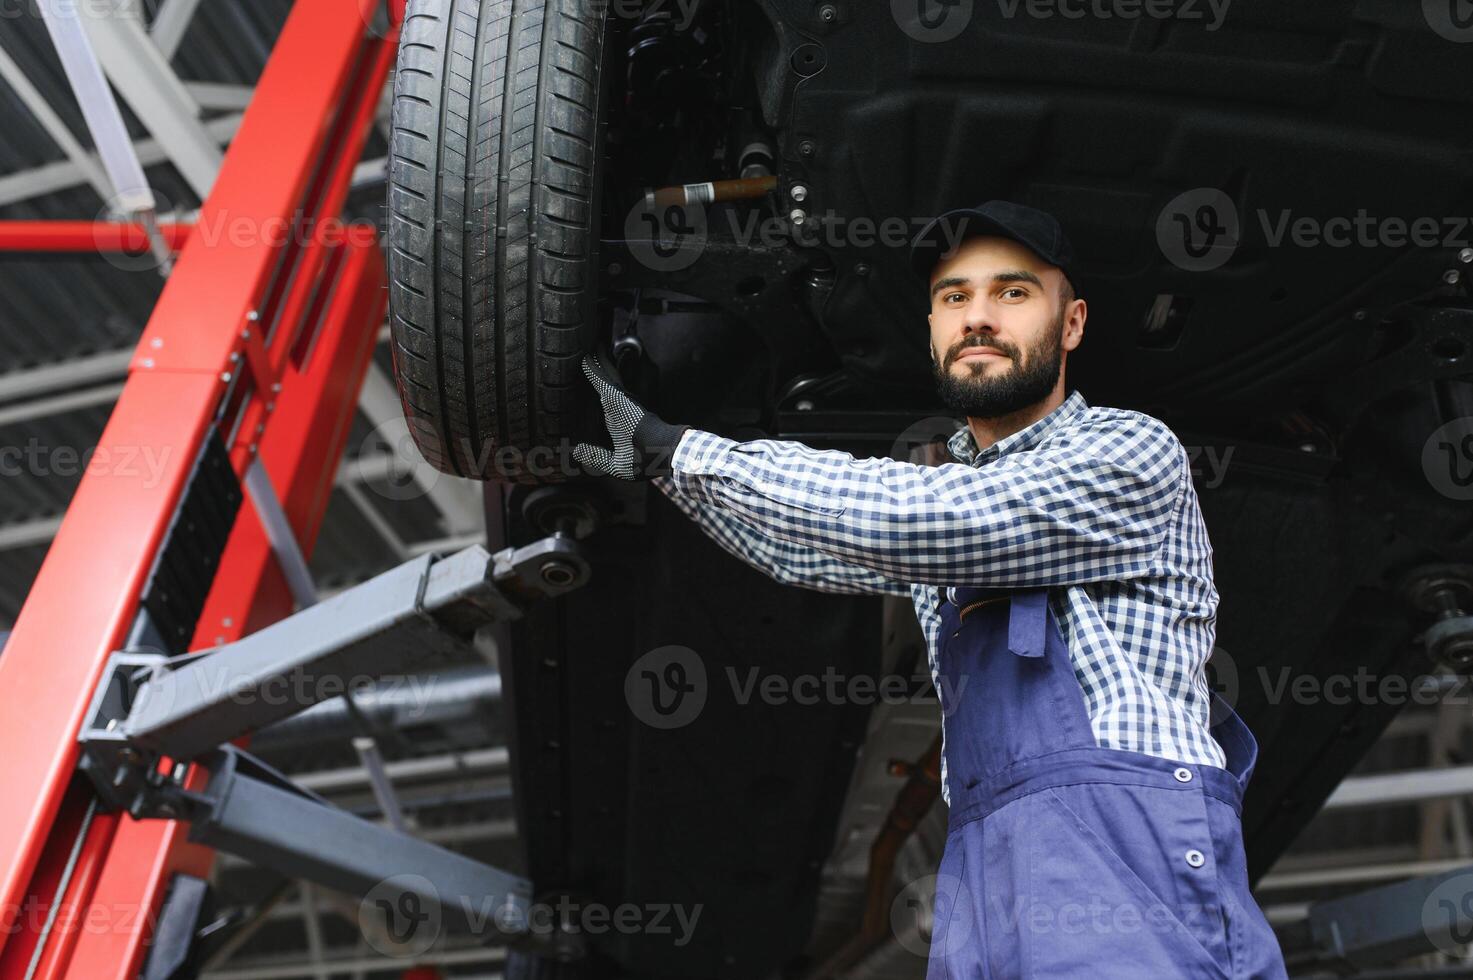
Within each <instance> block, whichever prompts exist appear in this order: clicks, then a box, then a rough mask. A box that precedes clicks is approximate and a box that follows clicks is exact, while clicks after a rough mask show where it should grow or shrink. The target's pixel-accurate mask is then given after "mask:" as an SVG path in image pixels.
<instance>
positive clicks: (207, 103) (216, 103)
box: [184, 82, 256, 112]
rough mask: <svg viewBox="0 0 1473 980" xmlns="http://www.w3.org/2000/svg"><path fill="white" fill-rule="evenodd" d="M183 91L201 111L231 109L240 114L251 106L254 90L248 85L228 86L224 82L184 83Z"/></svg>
mask: <svg viewBox="0 0 1473 980" xmlns="http://www.w3.org/2000/svg"><path fill="white" fill-rule="evenodd" d="M184 91H186V92H188V93H189V97H190V98H191V99H193V100H194V101H195V102H196V103H197V104H198V105H199V107H200V108H201V109H231V110H234V111H236V112H242V111H244V110H245V107H246V106H248V105H250V104H251V96H252V95H254V94H255V93H256V90H255V89H254V88H252V87H251V86H249V85H229V84H226V83H224V82H185V83H184Z"/></svg>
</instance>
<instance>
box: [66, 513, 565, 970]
mask: <svg viewBox="0 0 1473 980" xmlns="http://www.w3.org/2000/svg"><path fill="white" fill-rule="evenodd" d="M588 574H589V568H588V563H587V562H586V561H585V560H584V559H583V558H582V556H581V555H580V554H579V553H578V550H577V545H576V542H574V541H573V540H572V539H571V538H568V537H565V536H564V535H561V534H555V535H553V536H552V537H550V538H547V539H544V540H542V541H539V542H537V543H535V544H532V545H528V546H526V547H523V548H521V549H517V550H513V549H510V548H508V549H506V550H504V551H501V552H498V553H497V554H496V555H495V556H492V555H488V554H487V553H486V551H485V550H484V549H483V548H481V547H479V546H473V547H470V548H467V549H465V550H464V551H461V552H459V553H458V554H455V555H452V556H450V557H448V558H443V559H436V558H435V557H434V556H431V555H426V556H424V557H422V558H417V559H414V560H412V561H409V562H406V563H405V564H403V565H401V566H399V567H398V568H395V569H392V570H390V571H388V572H385V573H383V574H382V575H379V576H378V577H376V578H374V579H371V580H369V581H368V582H365V583H363V584H362V585H359V586H357V587H355V588H352V589H349V590H347V591H345V592H342V593H339V594H338V595H337V596H334V597H333V598H332V599H329V600H327V601H326V602H323V603H320V604H318V605H314V606H309V607H308V608H306V609H304V610H302V611H301V612H298V613H296V614H295V615H293V616H290V617H288V618H286V619H283V620H281V621H279V622H277V623H274V624H272V625H271V626H268V627H266V628H265V629H262V630H260V631H259V632H256V633H253V634H251V635H250V636H248V637H245V638H244V639H241V640H237V641H236V642H234V643H229V644H226V645H225V646H222V647H220V648H218V649H216V650H213V651H211V652H208V653H204V654H201V655H196V656H192V657H190V658H188V659H186V660H185V661H184V662H183V663H182V664H181V665H180V666H178V667H177V668H175V669H169V668H170V664H171V660H170V658H168V657H165V656H163V655H161V654H153V653H138V652H133V651H126V650H125V651H119V652H117V653H115V654H114V655H113V656H112V657H111V658H110V660H109V663H108V667H107V670H106V671H105V673H104V675H103V680H102V684H101V685H100V686H99V687H98V690H97V694H96V696H95V698H94V700H93V704H92V708H91V710H90V712H89V720H88V723H87V726H86V727H85V728H84V729H83V731H82V733H81V736H80V741H81V743H82V749H83V761H82V771H83V772H85V773H86V774H87V776H88V777H89V778H90V779H91V780H92V783H93V785H94V786H95V788H96V790H97V794H98V796H99V798H100V799H101V800H102V802H103V804H104V808H105V809H106V810H107V811H117V810H126V811H127V812H128V813H129V814H130V815H131V816H133V817H134V818H135V819H145V818H164V819H171V820H183V821H185V822H188V823H189V824H190V833H189V838H190V840H192V841H195V842H197V843H200V844H204V845H207V846H210V847H213V848H215V849H217V850H221V851H226V852H228V853H231V854H235V855H236V856H238V857H240V858H243V859H245V860H247V861H249V862H251V863H253V864H256V865H259V866H261V867H265V868H269V869H271V870H274V871H277V872H278V873H280V874H282V875H285V876H287V877H292V878H305V879H307V880H309V881H312V882H315V883H317V884H320V885H324V886H326V887H328V888H333V889H336V890H338V891H343V892H347V893H349V894H354V895H357V896H360V897H364V896H367V895H369V894H370V893H373V894H374V895H375V896H377V897H379V898H387V899H388V900H389V901H390V902H392V903H394V905H395V907H402V904H403V903H413V907H415V908H420V909H425V908H431V907H433V908H435V909H437V910H438V912H439V914H440V916H441V921H443V922H444V923H445V924H446V925H447V926H448V927H449V928H451V929H457V930H461V931H471V932H476V933H478V934H480V937H481V938H482V939H484V940H487V941H490V940H497V941H511V940H516V939H520V938H525V937H526V932H527V906H528V904H529V903H530V901H531V883H530V882H528V881H526V880H525V879H523V878H519V877H516V876H514V875H510V874H507V873H506V872H503V871H500V870H498V869H496V868H492V867H489V866H487V865H484V864H481V863H480V862H478V861H473V860H471V859H469V858H466V857H463V856H461V855H459V854H456V853H455V852H453V851H449V850H446V849H444V848H441V847H437V846H435V845H433V844H429V843H426V842H424V841H421V840H417V839H415V838H413V837H410V836H408V835H407V834H403V833H400V832H399V831H396V830H394V829H392V828H388V827H381V826H379V825H377V824H374V823H370V822H369V821H367V820H363V819H361V818H359V817H356V816H354V815H352V814H350V813H347V812H346V811H343V810H340V809H338V808H336V807H334V806H332V805H331V804H329V803H327V802H326V801H325V800H323V799H322V798H320V797H318V796H316V795H315V794H312V793H310V792H308V791H306V790H304V789H302V788H301V787H298V786H296V785H294V784H293V783H292V782H291V780H290V779H289V778H287V777H286V776H283V775H282V774H280V773H278V772H276V771H275V770H274V769H272V768H271V767H269V766H267V765H266V764H265V763H263V762H261V761H260V760H258V759H255V758H254V757H252V756H251V755H250V754H249V753H247V752H245V751H243V750H241V749H239V748H237V747H236V746H233V745H229V744H227V743H228V742H229V740H231V739H233V738H237V737H239V736H241V735H245V734H247V733H249V732H251V731H254V730H256V729H259V728H261V727H263V726H265V725H267V724H270V723H271V722H275V721H279V720H281V719H282V718H285V717H289V716H290V715H293V714H296V713H297V712H300V711H305V710H306V709H307V708H310V707H311V706H312V705H314V704H317V703H319V702H321V701H323V700H325V699H326V698H327V697H330V696H336V695H337V694H340V693H341V692H342V691H344V690H346V689H347V688H348V687H350V686H352V685H353V684H354V683H361V682H364V681H367V680H371V679H374V678H377V677H380V676H382V675H384V674H387V673H390V672H393V671H399V670H403V669H406V668H409V667H411V666H413V665H414V664H415V663H418V662H421V661H423V660H425V659H426V658H428V657H431V656H433V655H436V654H445V653H449V652H452V650H453V648H455V647H457V646H460V645H462V644H464V643H465V642H466V641H467V640H468V639H469V636H470V634H471V633H472V632H474V630H475V629H476V628H477V627H480V626H485V625H490V624H491V623H495V622H504V621H508V620H512V619H516V618H519V617H520V616H521V615H522V610H523V608H524V607H525V605H526V604H527V603H528V602H531V601H535V600H536V599H537V598H539V597H549V598H550V597H554V596H557V595H561V594H563V593H564V592H567V591H569V590H570V589H573V588H576V587H578V586H579V585H581V584H583V583H584V582H585V581H587V579H588ZM273 687H281V688H283V689H284V690H290V691H292V692H293V694H292V696H291V697H285V696H271V695H270V694H269V691H270V689H271V688H273ZM166 761H167V762H168V763H172V764H161V763H164V762H166ZM193 761H198V762H200V763H201V764H202V765H203V766H204V767H205V768H206V769H207V770H208V772H209V782H208V784H207V785H206V786H205V787H204V788H203V789H192V788H190V787H189V786H187V785H186V784H185V776H186V774H187V772H188V768H187V767H186V766H183V765H179V764H178V763H181V762H193ZM406 868H412V869H414V872H415V873H414V874H413V875H405V874H404V870H405V869H406ZM386 885H387V886H388V889H387V890H388V894H387V895H385V894H384V892H385V886H386ZM488 909H494V910H495V911H494V914H492V915H483V914H479V913H480V912H482V911H484V910H488ZM488 926H490V927H491V928H490V929H489V932H487V931H486V930H487V927H488Z"/></svg>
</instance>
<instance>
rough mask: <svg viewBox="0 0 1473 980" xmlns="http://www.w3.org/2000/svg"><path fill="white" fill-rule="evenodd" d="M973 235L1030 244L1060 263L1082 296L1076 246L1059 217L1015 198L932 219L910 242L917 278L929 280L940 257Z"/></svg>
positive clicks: (1050, 261)
mask: <svg viewBox="0 0 1473 980" xmlns="http://www.w3.org/2000/svg"><path fill="white" fill-rule="evenodd" d="M970 235H998V236H1000V237H1002V238H1011V239H1012V240H1013V241H1015V242H1018V243H1020V244H1022V245H1026V246H1028V247H1029V248H1030V249H1032V250H1033V251H1034V252H1035V253H1037V255H1038V257H1039V258H1041V259H1043V260H1044V261H1045V262H1047V263H1048V264H1049V265H1054V266H1058V267H1059V269H1061V270H1062V271H1063V273H1064V278H1066V279H1068V280H1069V285H1070V286H1072V287H1073V288H1074V295H1075V296H1078V295H1079V286H1078V283H1076V282H1075V279H1074V272H1073V266H1074V246H1072V245H1070V244H1069V239H1068V237H1067V236H1065V234H1064V229H1063V228H1062V227H1060V225H1059V222H1058V220H1057V219H1055V218H1054V216H1053V215H1051V214H1049V213H1048V212H1047V211H1040V210H1038V209H1037V208H1030V207H1028V206H1027V205H1026V204H1018V203H1015V202H1013V201H988V202H987V203H985V204H979V205H977V206H976V207H975V208H956V209H955V210H952V211H947V212H946V213H945V214H942V215H938V216H937V217H935V218H932V219H931V220H930V221H929V222H927V224H926V227H924V228H922V229H921V233H920V234H919V235H917V236H916V237H915V240H914V241H912V242H911V245H910V267H911V269H912V270H913V271H914V272H915V274H916V277H917V278H919V279H923V280H929V279H930V276H931V270H932V269H934V268H936V263H937V262H938V261H940V259H941V256H942V255H944V254H946V252H947V251H948V250H949V249H951V248H954V247H956V246H957V245H960V244H961V243H962V240H963V239H965V238H967V237H968V236H970Z"/></svg>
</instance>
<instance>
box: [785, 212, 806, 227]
mask: <svg viewBox="0 0 1473 980" xmlns="http://www.w3.org/2000/svg"><path fill="white" fill-rule="evenodd" d="M788 218H789V220H791V221H792V222H793V224H795V225H801V224H802V223H803V222H805V221H807V220H808V212H807V211H804V210H803V209H802V208H794V209H793V211H792V213H791V214H789V215H788Z"/></svg>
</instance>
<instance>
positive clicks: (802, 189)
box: [788, 184, 808, 204]
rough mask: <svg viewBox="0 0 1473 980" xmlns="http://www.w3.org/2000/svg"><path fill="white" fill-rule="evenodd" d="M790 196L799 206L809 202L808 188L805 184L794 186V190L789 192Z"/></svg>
mask: <svg viewBox="0 0 1473 980" xmlns="http://www.w3.org/2000/svg"><path fill="white" fill-rule="evenodd" d="M788 196H789V197H791V198H792V199H793V200H795V201H797V202H798V203H799V204H802V203H803V202H804V201H806V200H808V187H807V186H806V185H804V184H794V185H793V187H792V189H791V190H789V191H788Z"/></svg>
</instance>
